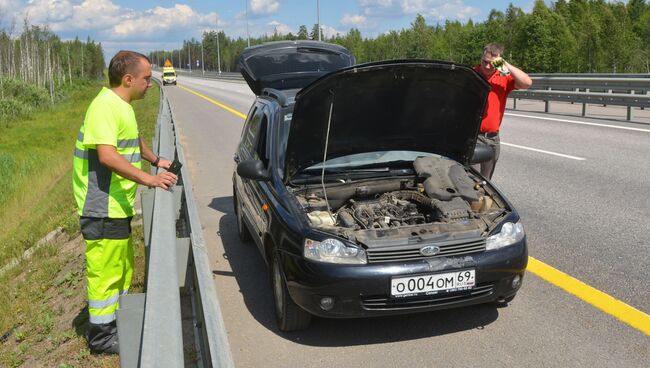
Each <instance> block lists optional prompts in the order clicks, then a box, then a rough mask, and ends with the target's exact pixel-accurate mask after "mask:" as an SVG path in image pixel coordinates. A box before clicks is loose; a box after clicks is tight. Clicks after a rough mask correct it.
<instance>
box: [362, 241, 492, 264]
mask: <svg viewBox="0 0 650 368" xmlns="http://www.w3.org/2000/svg"><path fill="white" fill-rule="evenodd" d="M426 245H435V246H437V247H438V248H440V252H439V253H437V254H436V255H434V256H424V255H422V254H421V253H420V249H421V248H422V247H424V246H426ZM484 250H485V239H483V238H479V239H476V238H474V239H471V240H467V239H463V240H451V241H443V242H436V243H431V244H416V245H409V246H398V247H390V248H388V247H385V248H379V249H368V250H367V251H366V254H367V255H368V263H381V262H394V261H411V260H417V259H424V258H434V257H450V256H459V255H464V254H472V253H479V252H482V251H484Z"/></svg>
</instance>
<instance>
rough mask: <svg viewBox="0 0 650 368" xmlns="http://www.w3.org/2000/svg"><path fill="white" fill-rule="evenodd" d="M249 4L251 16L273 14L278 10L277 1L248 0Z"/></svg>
mask: <svg viewBox="0 0 650 368" xmlns="http://www.w3.org/2000/svg"><path fill="white" fill-rule="evenodd" d="M249 4H250V5H249V6H250V10H251V12H252V13H253V14H274V13H275V12H277V11H278V9H279V8H280V3H279V2H278V1H277V0H250V2H249Z"/></svg>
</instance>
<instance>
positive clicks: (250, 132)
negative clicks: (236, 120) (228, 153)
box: [241, 107, 264, 153]
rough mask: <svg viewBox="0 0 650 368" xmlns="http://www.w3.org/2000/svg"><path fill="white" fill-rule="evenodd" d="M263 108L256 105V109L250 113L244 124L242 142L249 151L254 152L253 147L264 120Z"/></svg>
mask: <svg viewBox="0 0 650 368" xmlns="http://www.w3.org/2000/svg"><path fill="white" fill-rule="evenodd" d="M263 115H264V114H263V113H262V110H261V109H260V108H258V107H255V108H254V110H253V111H252V112H251V113H250V114H249V115H248V116H249V119H248V121H246V124H245V125H244V130H243V131H242V137H241V144H242V147H243V148H244V149H245V150H246V151H248V152H251V153H252V152H253V147H254V145H255V142H256V139H257V134H258V132H259V129H260V122H261V121H262V116H263Z"/></svg>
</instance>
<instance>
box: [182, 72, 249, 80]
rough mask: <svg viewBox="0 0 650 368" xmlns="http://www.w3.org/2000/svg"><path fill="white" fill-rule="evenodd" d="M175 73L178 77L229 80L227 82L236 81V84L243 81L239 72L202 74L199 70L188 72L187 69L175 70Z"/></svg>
mask: <svg viewBox="0 0 650 368" xmlns="http://www.w3.org/2000/svg"><path fill="white" fill-rule="evenodd" d="M176 73H177V74H178V75H189V76H192V77H197V78H209V79H220V80H229V81H237V82H243V81H244V78H243V77H242V76H241V73H239V72H221V73H218V72H216V71H205V72H203V71H201V70H194V69H192V71H189V70H187V69H176Z"/></svg>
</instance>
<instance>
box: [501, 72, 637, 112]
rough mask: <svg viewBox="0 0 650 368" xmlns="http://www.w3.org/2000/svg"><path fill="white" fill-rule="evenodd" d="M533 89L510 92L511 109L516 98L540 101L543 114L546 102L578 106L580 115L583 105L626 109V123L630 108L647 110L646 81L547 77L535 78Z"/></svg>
mask: <svg viewBox="0 0 650 368" xmlns="http://www.w3.org/2000/svg"><path fill="white" fill-rule="evenodd" d="M531 78H532V79H533V87H532V88H531V89H528V90H521V91H519V90H517V91H512V93H511V94H510V97H511V98H514V108H515V109H516V108H517V99H527V100H539V101H544V102H545V104H544V112H549V110H550V104H549V103H550V101H564V102H571V103H581V104H582V116H585V115H586V113H587V104H602V105H615V106H626V107H627V120H631V119H632V108H633V107H640V108H642V109H643V108H647V107H650V94H649V92H648V91H650V78H612V77H606V78H600V77H593V76H589V77H567V76H562V77H555V76H553V77H547V76H543V77H540V76H535V77H531Z"/></svg>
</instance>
